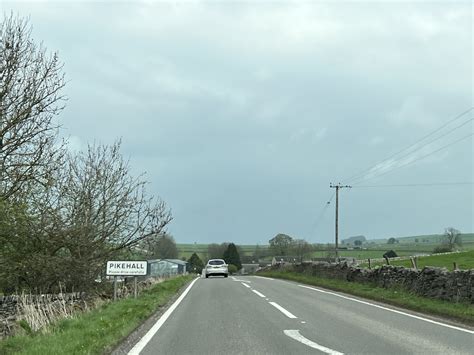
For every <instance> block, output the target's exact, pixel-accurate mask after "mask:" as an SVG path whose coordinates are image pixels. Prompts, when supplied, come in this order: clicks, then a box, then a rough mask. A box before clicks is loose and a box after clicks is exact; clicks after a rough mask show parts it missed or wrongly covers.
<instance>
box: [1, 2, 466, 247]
mask: <svg viewBox="0 0 474 355" xmlns="http://www.w3.org/2000/svg"><path fill="white" fill-rule="evenodd" d="M0 10H1V12H2V13H10V12H13V13H15V14H18V15H20V16H25V17H29V19H30V23H31V25H32V27H33V32H32V35H33V37H34V38H35V39H36V40H37V41H42V42H43V44H44V46H45V47H47V48H48V50H49V51H57V52H58V54H59V57H60V59H61V60H62V62H63V63H64V72H65V74H66V79H67V86H66V88H65V89H64V94H66V95H67V97H68V101H67V107H66V108H65V109H64V111H63V112H62V113H61V114H60V116H59V117H58V119H59V122H60V123H61V125H62V130H61V134H62V135H63V136H65V137H68V139H69V144H70V146H69V147H70V149H71V150H75V151H77V150H81V149H84V148H86V147H87V144H88V143H92V142H99V143H104V144H111V143H112V142H114V141H115V140H117V139H118V138H121V139H122V143H123V145H122V148H123V150H122V153H123V155H124V156H125V157H127V158H129V159H130V164H131V166H132V168H133V171H134V172H135V173H136V174H140V173H142V172H146V178H147V180H148V181H149V182H150V183H149V185H148V190H149V193H150V194H153V195H155V196H159V197H161V198H162V199H163V200H164V201H165V202H166V203H167V205H168V206H169V207H170V208H171V210H172V213H173V217H174V220H173V221H172V223H171V224H170V226H169V228H168V229H169V232H170V233H171V234H172V235H173V236H174V238H175V240H176V241H177V242H178V243H194V242H197V243H221V242H226V241H227V242H235V243H238V244H257V243H258V244H265V243H267V242H268V240H269V239H271V238H272V237H274V236H275V235H276V234H277V233H285V234H288V235H290V236H292V237H293V238H297V239H306V240H307V241H309V242H311V243H330V242H333V241H334V217H335V202H336V199H335V197H334V192H335V189H333V188H330V184H331V183H333V184H336V183H339V182H340V183H342V184H344V185H351V186H353V187H352V188H344V189H340V192H339V235H340V238H341V239H344V238H347V237H350V236H354V235H365V236H366V238H368V239H375V238H389V237H394V236H395V237H397V236H413V235H422V234H438V233H443V231H444V229H445V228H446V227H451V226H452V227H455V228H457V229H459V230H461V231H462V232H474V228H473V220H474V213H473V186H474V185H473V184H472V181H473V175H474V165H473V147H474V146H473V139H472V132H473V124H472V118H473V117H474V111H472V110H471V111H468V110H469V109H470V108H472V106H473V96H472V95H473V70H472V65H473V31H472V21H473V10H472V4H471V2H470V1H448V0H446V1H438V2H428V1H392V2H384V1H365V2H361V1H344V2H342V1H304V2H303V1H272V2H270V1H232V2H218V1H182V2H163V1H160V2H159V1H101V2H99V1H82V2H81V1H74V2H73V1H30V2H23V1H6V0H0ZM466 111H468V112H466ZM462 113H465V114H464V115H462V116H458V115H460V114H462ZM440 127H441V128H440ZM438 128H440V129H439V130H437V129H438ZM430 134H431V135H430ZM470 135H471V136H470ZM426 136H428V137H427V138H426V139H424V140H422V139H423V138H424V137H426ZM410 146H411V147H410ZM407 147H409V149H407V150H403V149H405V148H407ZM400 151H402V152H401V153H399V154H398V155H394V154H396V153H398V152H400ZM379 162H381V164H377V163H379ZM353 176H355V179H352V177H353ZM453 183H456V184H453ZM460 183H463V184H460ZM434 184H437V185H434ZM387 185H416V186H387ZM369 186H370V187H369ZM328 201H330V203H329V204H327V202H328Z"/></svg>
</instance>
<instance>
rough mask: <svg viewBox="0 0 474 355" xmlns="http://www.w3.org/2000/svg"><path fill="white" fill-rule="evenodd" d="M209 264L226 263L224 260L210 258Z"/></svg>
mask: <svg viewBox="0 0 474 355" xmlns="http://www.w3.org/2000/svg"><path fill="white" fill-rule="evenodd" d="M209 265H224V261H222V260H209Z"/></svg>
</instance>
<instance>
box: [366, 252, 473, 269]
mask: <svg viewBox="0 0 474 355" xmlns="http://www.w3.org/2000/svg"><path fill="white" fill-rule="evenodd" d="M454 262H457V264H458V268H459V269H461V270H469V269H474V250H471V251H466V252H461V253H455V254H446V255H436V254H434V255H430V256H420V257H418V258H417V266H418V268H419V269H421V268H423V267H425V266H436V267H445V268H447V269H448V270H453V269H454V264H453V263H454ZM383 264H385V262H376V263H375V262H374V263H372V266H380V265H383ZM390 264H391V265H395V266H404V267H408V268H410V267H412V266H411V262H410V260H392V261H391V262H390ZM362 266H367V264H366V263H364V264H362Z"/></svg>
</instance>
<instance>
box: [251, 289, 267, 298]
mask: <svg viewBox="0 0 474 355" xmlns="http://www.w3.org/2000/svg"><path fill="white" fill-rule="evenodd" d="M252 292H253V293H255V294H257V295H259V296H260V297H262V298H265V297H267V296H265V295H264V294H261V293H260V292H258V291H257V290H252Z"/></svg>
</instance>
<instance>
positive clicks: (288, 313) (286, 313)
mask: <svg viewBox="0 0 474 355" xmlns="http://www.w3.org/2000/svg"><path fill="white" fill-rule="evenodd" d="M268 303H270V304H271V305H272V306H273V307H275V308H276V309H278V310H279V311H280V312H281V313H283V314H284V315H285V316H287V317H288V318H298V317H297V316H295V315H294V314H293V313H291V312H289V311H287V310H286V309H284V308H283V307H282V306H280V305H279V304H278V303H276V302H268Z"/></svg>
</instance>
